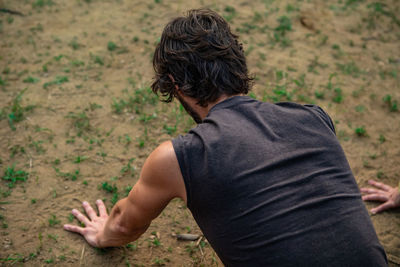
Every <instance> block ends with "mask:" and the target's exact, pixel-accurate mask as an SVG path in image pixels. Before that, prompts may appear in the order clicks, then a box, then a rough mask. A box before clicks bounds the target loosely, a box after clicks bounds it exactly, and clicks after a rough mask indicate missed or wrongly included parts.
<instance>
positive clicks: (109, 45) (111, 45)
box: [107, 41, 117, 52]
mask: <svg viewBox="0 0 400 267" xmlns="http://www.w3.org/2000/svg"><path fill="white" fill-rule="evenodd" d="M107 49H108V51H111V52H112V51H114V50H115V49H117V45H116V44H115V43H114V42H111V41H110V42H108V43H107Z"/></svg>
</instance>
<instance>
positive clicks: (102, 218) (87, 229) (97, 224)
mask: <svg viewBox="0 0 400 267" xmlns="http://www.w3.org/2000/svg"><path fill="white" fill-rule="evenodd" d="M96 204H97V207H98V209H99V216H97V213H96V212H95V211H94V210H93V208H92V206H90V204H89V203H88V202H86V201H84V202H83V203H82V206H83V208H84V209H85V212H86V214H87V215H88V217H86V216H85V215H83V214H82V213H81V212H79V211H78V210H76V209H73V210H72V214H73V215H74V216H75V217H76V218H77V219H78V220H79V221H80V222H81V223H83V224H84V225H85V226H84V227H79V226H76V225H72V224H65V225H64V229H65V230H67V231H71V232H75V233H78V234H81V235H83V237H84V238H85V239H86V241H87V242H88V243H89V244H90V245H92V246H94V247H101V245H100V244H99V234H101V233H102V231H103V229H104V226H105V224H106V221H107V219H108V214H107V210H106V206H105V205H104V203H103V201H101V200H100V199H99V200H97V201H96Z"/></svg>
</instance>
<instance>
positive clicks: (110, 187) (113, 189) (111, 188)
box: [99, 182, 119, 205]
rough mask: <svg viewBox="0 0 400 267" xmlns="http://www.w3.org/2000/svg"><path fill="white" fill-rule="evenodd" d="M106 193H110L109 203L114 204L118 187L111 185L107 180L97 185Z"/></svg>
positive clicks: (117, 197) (117, 195)
mask: <svg viewBox="0 0 400 267" xmlns="http://www.w3.org/2000/svg"><path fill="white" fill-rule="evenodd" d="M99 188H101V189H103V190H104V191H106V192H108V193H112V194H113V195H112V198H111V203H112V204H113V205H115V203H117V201H118V199H119V194H118V188H117V186H116V185H115V184H113V185H111V184H109V183H108V182H103V183H102V184H101V186H100V187H99Z"/></svg>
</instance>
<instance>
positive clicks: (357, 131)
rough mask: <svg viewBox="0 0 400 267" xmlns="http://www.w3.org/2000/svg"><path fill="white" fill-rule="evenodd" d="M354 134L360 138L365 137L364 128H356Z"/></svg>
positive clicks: (365, 131)
mask: <svg viewBox="0 0 400 267" xmlns="http://www.w3.org/2000/svg"><path fill="white" fill-rule="evenodd" d="M355 133H356V135H357V136H360V137H364V136H367V130H366V129H365V127H364V126H361V127H357V128H356V129H355Z"/></svg>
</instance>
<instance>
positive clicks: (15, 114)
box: [8, 88, 35, 131]
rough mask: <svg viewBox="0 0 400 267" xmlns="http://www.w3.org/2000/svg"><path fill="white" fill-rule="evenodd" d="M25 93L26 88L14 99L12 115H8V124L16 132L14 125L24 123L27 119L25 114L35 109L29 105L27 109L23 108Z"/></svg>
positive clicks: (11, 109)
mask: <svg viewBox="0 0 400 267" xmlns="http://www.w3.org/2000/svg"><path fill="white" fill-rule="evenodd" d="M25 91H26V88H25V89H24V90H22V91H21V92H20V93H19V94H18V95H17V96H16V97H15V98H14V100H13V102H12V105H11V108H10V113H9V114H8V124H9V126H10V128H11V130H13V131H15V130H16V128H15V125H14V123H16V122H20V121H22V120H23V119H24V118H25V115H24V113H25V112H26V111H30V110H32V109H34V108H35V106H34V105H29V106H26V107H22V106H21V101H22V95H23V94H24V93H25Z"/></svg>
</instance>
